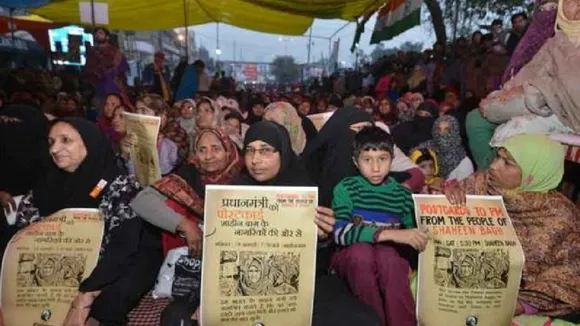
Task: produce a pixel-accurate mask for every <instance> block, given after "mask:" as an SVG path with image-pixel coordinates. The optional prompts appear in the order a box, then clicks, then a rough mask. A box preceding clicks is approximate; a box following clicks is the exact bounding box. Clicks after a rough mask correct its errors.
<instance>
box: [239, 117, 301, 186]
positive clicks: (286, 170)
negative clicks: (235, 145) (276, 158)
mask: <svg viewBox="0 0 580 326" xmlns="http://www.w3.org/2000/svg"><path fill="white" fill-rule="evenodd" d="M256 140H261V141H263V142H264V143H267V144H268V145H270V146H272V147H273V148H274V149H276V150H277V151H278V152H279V153H280V171H279V172H278V175H276V177H274V178H273V179H271V180H268V181H266V182H259V181H256V180H255V179H254V178H252V176H251V175H250V174H249V173H248V171H245V172H244V173H243V174H242V175H241V176H240V178H238V180H237V181H236V182H235V184H238V185H261V186H309V185H311V184H312V183H311V182H310V179H309V178H308V172H307V171H306V169H304V167H303V166H302V164H301V162H300V160H299V158H298V156H297V155H296V154H295V153H294V151H293V150H292V144H291V142H290V136H289V135H288V131H287V130H286V128H284V127H283V126H281V125H279V124H277V123H276V122H273V121H260V122H256V123H255V124H253V125H252V126H251V127H250V129H248V131H247V132H246V137H245V138H244V151H245V149H246V147H247V146H248V144H250V143H252V142H254V141H256Z"/></svg>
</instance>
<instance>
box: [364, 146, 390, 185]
mask: <svg viewBox="0 0 580 326" xmlns="http://www.w3.org/2000/svg"><path fill="white" fill-rule="evenodd" d="M355 164H356V166H357V167H358V169H359V171H360V173H361V174H362V176H363V177H365V178H366V179H367V180H369V182H370V183H372V184H374V185H379V184H381V183H383V181H385V178H386V177H387V175H388V174H389V171H390V170H391V153H389V152H387V151H383V150H368V151H362V152H360V154H358V157H357V158H356V160H355Z"/></svg>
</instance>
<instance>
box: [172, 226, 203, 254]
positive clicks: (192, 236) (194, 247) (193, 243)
mask: <svg viewBox="0 0 580 326" xmlns="http://www.w3.org/2000/svg"><path fill="white" fill-rule="evenodd" d="M177 230H178V231H181V232H182V233H183V235H184V236H185V240H186V242H187V246H188V247H189V251H190V253H191V256H192V257H194V258H199V257H201V250H202V244H203V234H202V232H201V230H200V229H199V226H198V225H197V224H196V223H194V222H193V221H191V220H189V219H187V218H184V219H182V220H181V222H180V223H179V225H178V226H177Z"/></svg>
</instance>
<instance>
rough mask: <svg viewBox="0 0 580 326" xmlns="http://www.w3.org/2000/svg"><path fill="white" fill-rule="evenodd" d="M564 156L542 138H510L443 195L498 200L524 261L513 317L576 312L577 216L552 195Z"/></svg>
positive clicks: (579, 306) (457, 200)
mask: <svg viewBox="0 0 580 326" xmlns="http://www.w3.org/2000/svg"><path fill="white" fill-rule="evenodd" d="M539 149H540V150H541V155H538V150H539ZM564 155H565V151H564V148H563V147H562V145H560V144H559V143H556V142H554V141H552V140H550V139H549V138H548V137H546V136H543V135H534V134H522V135H517V136H513V137H510V138H508V139H506V141H505V142H504V143H503V144H502V145H501V147H500V148H499V151H498V155H497V157H496V158H495V160H494V161H493V162H492V163H491V165H490V167H489V169H488V170H486V171H482V172H478V173H475V174H473V175H472V176H471V177H469V178H468V179H466V180H464V181H463V182H461V183H459V184H456V185H454V186H452V187H449V188H447V189H446V190H445V194H446V195H447V198H448V199H449V201H450V202H451V204H456V205H459V204H464V203H465V194H466V193H467V194H471V195H501V196H502V197H503V199H504V202H505V207H506V209H507V212H508V214H509V216H510V217H511V220H512V223H513V226H514V228H515V230H516V233H517V235H518V238H519V240H520V242H521V245H522V248H523V250H524V255H525V258H526V262H525V266H524V270H523V274H522V283H521V285H520V291H519V295H518V305H517V309H516V312H515V314H516V315H522V314H538V315H543V316H550V317H558V318H566V316H567V315H570V314H573V313H577V312H578V311H580V278H578V275H580V263H579V262H580V224H578V216H580V211H579V210H578V208H577V207H576V206H575V205H574V204H573V203H572V202H570V201H569V200H568V199H567V198H565V197H564V196H563V195H562V194H560V193H559V192H556V191H554V189H555V188H556V187H557V186H558V184H559V183H560V181H561V180H562V176H563V174H564ZM546 325H549V324H546Z"/></svg>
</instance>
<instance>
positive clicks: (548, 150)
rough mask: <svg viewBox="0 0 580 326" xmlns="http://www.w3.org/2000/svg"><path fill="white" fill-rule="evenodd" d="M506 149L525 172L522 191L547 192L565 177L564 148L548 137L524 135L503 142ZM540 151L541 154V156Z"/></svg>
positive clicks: (521, 186)
mask: <svg viewBox="0 0 580 326" xmlns="http://www.w3.org/2000/svg"><path fill="white" fill-rule="evenodd" d="M502 147H503V148H505V149H506V150H507V151H508V152H509V153H510V154H511V155H512V156H513V158H514V159H515V161H516V163H518V165H519V166H520V169H521V170H522V183H521V185H520V187H519V190H521V191H529V192H548V191H550V190H553V189H555V188H556V187H557V186H558V184H560V181H562V176H563V175H564V156H565V154H566V152H565V150H564V147H563V146H562V145H561V144H560V143H558V142H555V141H553V140H551V139H550V138H549V137H548V136H546V135H540V134H521V135H516V136H512V137H510V138H508V139H506V140H505V141H504V143H503V144H502ZM538 150H540V151H541V155H539V154H538Z"/></svg>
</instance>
